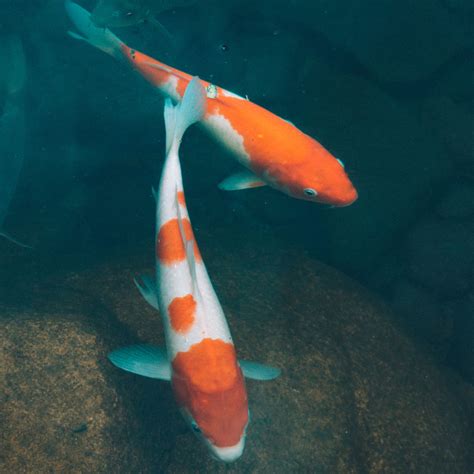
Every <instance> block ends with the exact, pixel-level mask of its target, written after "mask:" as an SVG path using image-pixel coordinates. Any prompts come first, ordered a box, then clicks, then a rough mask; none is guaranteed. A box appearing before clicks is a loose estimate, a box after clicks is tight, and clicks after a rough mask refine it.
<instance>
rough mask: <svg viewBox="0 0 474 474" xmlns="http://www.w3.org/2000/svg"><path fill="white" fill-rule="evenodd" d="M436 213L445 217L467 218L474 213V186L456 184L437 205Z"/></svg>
mask: <svg viewBox="0 0 474 474" xmlns="http://www.w3.org/2000/svg"><path fill="white" fill-rule="evenodd" d="M436 213H437V214H438V215H439V216H440V217H442V218H444V219H465V218H468V217H470V216H472V215H473V214H474V187H472V186H469V185H467V184H462V183H461V184H459V185H456V186H455V187H454V188H453V189H451V190H450V191H449V192H448V193H447V194H446V196H445V197H444V198H443V199H442V200H441V201H440V202H439V203H438V205H437V206H436Z"/></svg>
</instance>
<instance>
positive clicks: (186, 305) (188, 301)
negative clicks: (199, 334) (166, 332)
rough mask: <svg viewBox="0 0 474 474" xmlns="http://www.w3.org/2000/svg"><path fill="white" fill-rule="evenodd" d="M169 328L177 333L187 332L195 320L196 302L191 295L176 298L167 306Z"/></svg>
mask: <svg viewBox="0 0 474 474" xmlns="http://www.w3.org/2000/svg"><path fill="white" fill-rule="evenodd" d="M168 312H169V315H170V323H171V327H172V328H173V329H174V330H175V331H176V332H179V333H185V332H188V331H189V330H190V329H191V326H192V325H193V323H194V320H195V318H196V301H195V299H194V298H193V295H186V296H178V297H177V298H174V300H173V301H172V302H171V303H170V305H169V306H168Z"/></svg>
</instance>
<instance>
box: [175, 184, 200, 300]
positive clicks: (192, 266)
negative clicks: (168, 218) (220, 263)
mask: <svg viewBox="0 0 474 474" xmlns="http://www.w3.org/2000/svg"><path fill="white" fill-rule="evenodd" d="M175 202H176V213H177V215H178V227H179V233H180V234H181V240H182V241H183V245H184V248H185V250H186V261H187V262H188V268H189V273H190V274H191V280H192V282H193V295H194V296H195V297H196V298H200V297H201V293H200V291H199V286H198V282H197V274H196V257H195V255H194V244H195V241H194V239H190V240H188V239H187V238H186V233H185V232H184V227H183V218H182V215H181V209H180V207H179V202H178V190H177V189H176V200H175Z"/></svg>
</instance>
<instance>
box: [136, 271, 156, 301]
mask: <svg viewBox="0 0 474 474" xmlns="http://www.w3.org/2000/svg"><path fill="white" fill-rule="evenodd" d="M140 278H141V281H142V282H143V283H140V281H139V280H138V279H137V278H134V280H133V281H134V282H135V285H136V286H137V288H138V289H139V291H140V293H141V294H142V296H143V298H145V300H146V302H147V303H148V304H149V305H150V306H152V307H153V308H155V309H158V297H157V296H156V285H155V281H154V280H153V278H151V277H149V276H147V275H142V276H141V277H140Z"/></svg>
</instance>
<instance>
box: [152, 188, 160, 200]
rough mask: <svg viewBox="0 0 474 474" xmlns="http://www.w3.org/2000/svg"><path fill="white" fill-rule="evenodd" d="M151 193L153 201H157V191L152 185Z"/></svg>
mask: <svg viewBox="0 0 474 474" xmlns="http://www.w3.org/2000/svg"><path fill="white" fill-rule="evenodd" d="M151 195H152V196H153V199H154V200H155V202H157V201H158V193H157V191H156V189H155V188H154V187H153V186H152V188H151Z"/></svg>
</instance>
